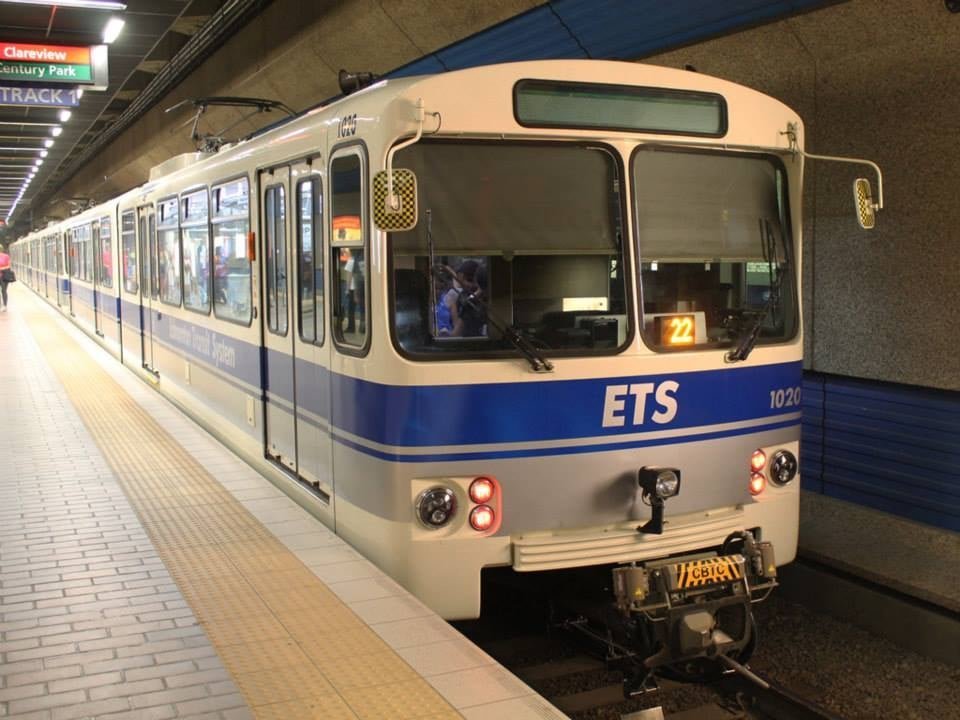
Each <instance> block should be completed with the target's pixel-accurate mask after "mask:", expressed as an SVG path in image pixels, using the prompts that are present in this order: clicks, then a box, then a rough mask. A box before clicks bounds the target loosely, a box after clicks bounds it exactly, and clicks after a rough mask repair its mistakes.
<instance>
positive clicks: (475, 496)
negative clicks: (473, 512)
mask: <svg viewBox="0 0 960 720" xmlns="http://www.w3.org/2000/svg"><path fill="white" fill-rule="evenodd" d="M495 487H496V486H495V485H494V484H493V480H492V479H491V478H488V477H478V478H477V479H476V480H474V481H473V482H472V483H470V499H471V500H473V501H474V502H475V503H477V504H483V503H487V502H490V498H492V497H493V492H494V490H495Z"/></svg>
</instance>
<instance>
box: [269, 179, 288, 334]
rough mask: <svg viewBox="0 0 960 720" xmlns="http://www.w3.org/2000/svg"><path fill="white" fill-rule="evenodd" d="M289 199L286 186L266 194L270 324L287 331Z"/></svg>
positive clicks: (274, 329)
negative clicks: (287, 198) (287, 229)
mask: <svg viewBox="0 0 960 720" xmlns="http://www.w3.org/2000/svg"><path fill="white" fill-rule="evenodd" d="M286 208H287V200H286V191H285V190H284V186H283V185H274V186H273V187H268V188H267V192H266V196H265V197H264V209H263V212H264V224H263V231H264V234H265V237H264V248H265V249H264V261H265V262H266V286H267V287H266V295H265V297H264V301H265V302H266V311H267V327H268V328H269V330H270V332H272V333H274V334H276V335H286V334H287V231H286V228H287V209H286Z"/></svg>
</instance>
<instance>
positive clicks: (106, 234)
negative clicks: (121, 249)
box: [97, 215, 113, 288]
mask: <svg viewBox="0 0 960 720" xmlns="http://www.w3.org/2000/svg"><path fill="white" fill-rule="evenodd" d="M97 261H98V262H99V263H100V284H101V285H103V287H107V288H112V287H113V223H112V221H111V219H110V216H109V215H106V216H104V217H102V218H100V255H99V257H98V258H97Z"/></svg>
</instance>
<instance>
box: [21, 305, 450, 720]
mask: <svg viewBox="0 0 960 720" xmlns="http://www.w3.org/2000/svg"><path fill="white" fill-rule="evenodd" d="M32 305H33V304H32V303H29V302H25V303H23V304H21V305H20V306H19V307H18V312H20V313H22V314H23V315H24V316H25V317H26V319H27V321H28V323H29V326H30V328H31V330H32V332H33V334H34V336H35V338H36V340H37V343H38V344H39V345H40V347H41V348H45V352H44V356H45V357H46V358H47V360H48V362H49V363H50V365H51V367H52V368H53V369H54V371H55V372H56V374H57V376H58V377H59V378H60V381H61V382H62V383H63V385H64V388H65V389H66V392H67V395H68V397H69V398H70V400H71V401H72V402H73V404H74V405H75V406H76V408H77V412H78V413H79V415H80V417H81V418H82V420H83V422H84V424H85V425H86V426H87V429H88V430H89V431H90V434H91V435H92V436H93V438H94V440H95V441H96V443H97V445H98V446H99V448H100V450H101V451H102V452H103V454H104V456H105V457H106V459H107V462H108V463H109V464H110V466H111V468H112V469H113V471H114V473H115V474H116V476H117V480H118V482H119V484H120V486H121V487H122V488H123V490H124V492H125V493H126V495H127V497H128V498H129V500H130V503H131V505H132V506H133V508H134V510H135V511H136V513H137V515H138V516H139V518H140V520H141V522H142V523H143V526H144V528H145V529H146V531H147V534H148V535H149V536H150V539H151V540H152V541H153V544H154V546H155V547H156V549H157V552H158V553H159V555H160V557H161V559H162V560H163V563H164V565H165V566H166V567H167V569H168V571H169V572H170V574H171V575H172V576H173V578H174V580H175V581H176V583H177V585H178V586H179V588H180V590H181V592H182V593H183V595H184V597H185V598H186V599H187V602H188V603H189V604H190V607H191V608H192V609H193V612H194V613H195V615H196V616H197V619H198V620H199V622H200V624H201V625H202V626H203V628H204V630H205V631H206V633H207V636H208V637H209V639H210V642H211V643H212V644H213V646H214V648H215V649H216V651H217V653H218V654H219V656H220V658H221V659H222V661H223V664H224V665H225V666H226V668H227V670H229V672H230V674H231V675H232V676H233V679H234V681H235V682H236V684H237V686H238V687H239V688H240V691H241V693H242V694H243V697H244V699H245V701H246V702H247V704H248V705H249V706H250V707H251V708H252V709H253V712H254V715H255V716H256V717H257V718H264V719H273V718H276V719H277V720H288V719H291V718H296V719H297V720H305V719H308V718H323V719H324V720H341V719H344V720H347V719H349V720H357V718H359V719H360V720H368V719H369V720H374V719H377V720H380V719H382V718H391V719H395V718H397V719H399V718H404V719H409V720H414V719H417V720H448V719H452V718H460V717H461V715H460V714H459V713H457V712H456V711H455V710H454V709H453V708H452V707H451V706H450V705H449V704H448V703H447V702H446V701H445V700H444V699H443V698H442V697H441V696H440V695H439V694H438V693H437V692H436V691H435V690H434V689H433V687H431V686H430V685H429V684H428V683H427V682H426V681H425V680H423V679H421V678H420V677H418V676H417V674H416V673H415V672H414V671H413V670H412V669H411V668H410V666H409V665H407V663H406V662H405V661H404V660H403V659H402V658H400V657H399V656H398V655H397V654H396V653H395V652H393V650H392V649H390V647H389V646H387V645H386V643H384V641H383V640H381V639H380V637H379V636H378V635H377V634H376V633H374V632H373V631H372V630H370V629H369V628H368V627H367V626H366V625H364V623H363V622H362V621H361V620H360V619H359V618H358V617H357V616H356V615H355V614H354V613H353V611H352V610H350V609H349V608H348V607H347V606H346V605H344V604H343V603H342V602H341V601H340V599H339V598H337V596H336V595H334V594H333V593H332V592H331V591H330V590H329V589H328V588H327V587H326V586H325V585H324V584H323V583H322V582H321V581H320V580H319V579H318V578H317V577H316V576H315V575H314V574H313V573H312V572H311V571H310V569H309V568H307V567H306V566H305V565H304V564H303V563H302V562H301V561H300V560H299V558H297V557H296V556H295V555H293V554H292V553H291V552H290V551H289V550H288V549H287V548H286V547H285V546H284V545H283V544H282V543H281V542H280V541H279V540H277V539H276V538H275V537H274V536H273V535H272V534H271V533H270V532H269V531H268V530H267V529H266V528H264V527H263V525H261V523H260V522H259V521H258V520H257V519H256V518H255V517H254V516H253V515H251V514H250V513H249V512H248V511H247V510H246V509H245V508H244V507H243V506H242V505H241V504H240V503H239V502H237V500H235V499H234V498H233V496H232V495H230V493H228V492H227V491H226V490H225V489H224V488H223V486H221V485H220V484H219V483H218V482H217V481H216V480H215V479H214V478H213V477H212V476H211V475H210V474H209V473H208V472H207V471H206V469H205V468H204V467H203V466H202V465H200V464H199V463H198V462H197V461H196V460H194V458H193V457H191V456H190V455H189V454H188V453H187V452H186V451H185V450H184V449H183V448H182V447H181V446H180V445H179V444H178V443H177V442H176V441H175V440H174V438H172V437H171V436H170V434H169V433H168V432H167V431H166V430H164V429H163V428H162V427H161V426H160V425H159V424H157V422H156V421H155V420H153V418H151V417H150V416H149V415H148V414H147V413H146V412H145V411H144V410H143V409H142V408H141V407H140V406H139V405H138V404H137V403H136V402H134V401H133V399H132V398H131V397H130V396H129V395H128V394H127V393H126V392H125V391H124V390H123V389H122V388H121V387H120V386H119V384H118V383H117V382H116V381H115V380H113V379H112V378H111V377H110V376H109V375H108V374H107V373H106V372H105V371H104V370H103V369H102V368H101V367H100V366H98V365H97V364H96V363H95V362H94V361H93V360H92V359H91V358H90V357H89V356H88V355H87V353H86V352H84V351H83V350H82V349H81V348H80V347H79V346H78V345H77V344H76V342H75V341H74V340H73V339H72V338H70V337H69V336H68V335H66V334H65V333H63V332H62V331H61V330H60V329H58V328H57V327H56V321H55V320H54V319H53V318H51V317H50V316H49V314H48V313H45V312H41V311H40V310H38V309H37V308H36V307H35V306H33V307H31V306H32ZM119 369H120V368H119V367H118V370H119ZM124 372H126V371H125V370H124Z"/></svg>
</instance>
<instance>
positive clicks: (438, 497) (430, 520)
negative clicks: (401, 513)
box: [416, 487, 457, 530]
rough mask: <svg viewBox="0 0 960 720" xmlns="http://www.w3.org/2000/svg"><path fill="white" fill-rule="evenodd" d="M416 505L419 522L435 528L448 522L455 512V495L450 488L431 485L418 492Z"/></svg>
mask: <svg viewBox="0 0 960 720" xmlns="http://www.w3.org/2000/svg"><path fill="white" fill-rule="evenodd" d="M416 507H417V517H418V518H420V522H421V523H423V525H424V526H425V527H427V528H430V529H431V530H437V529H439V528H442V527H443V526H444V525H446V524H447V523H449V522H450V521H451V520H452V519H453V516H454V515H455V514H456V512H457V496H456V495H454V494H453V490H451V489H450V488H445V487H433V488H430V489H429V490H424V491H423V492H422V493H420V496H419V497H418V498H417V506H416Z"/></svg>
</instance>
